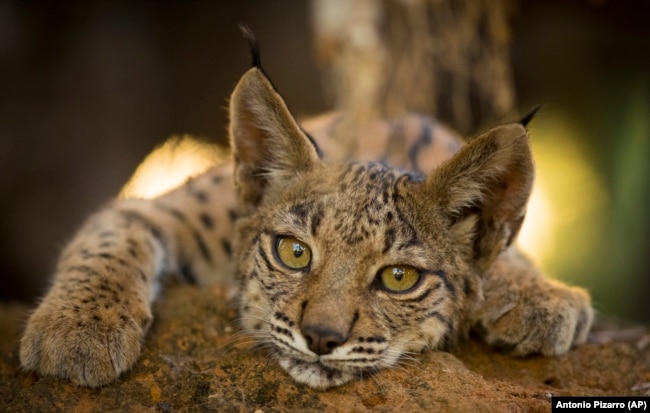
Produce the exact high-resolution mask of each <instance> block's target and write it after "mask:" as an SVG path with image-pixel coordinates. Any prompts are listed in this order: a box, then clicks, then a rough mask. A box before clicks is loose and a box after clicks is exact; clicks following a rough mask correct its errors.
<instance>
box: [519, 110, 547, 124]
mask: <svg viewBox="0 0 650 413" xmlns="http://www.w3.org/2000/svg"><path fill="white" fill-rule="evenodd" d="M541 108H542V105H536V106H533V107H532V108H531V109H530V110H529V111H528V113H526V114H525V115H524V117H523V118H521V120H520V121H519V123H520V124H521V125H523V126H524V127H526V126H528V124H529V123H530V121H531V120H533V118H534V117H535V115H536V114H537V112H538V111H539V110H540V109H541Z"/></svg>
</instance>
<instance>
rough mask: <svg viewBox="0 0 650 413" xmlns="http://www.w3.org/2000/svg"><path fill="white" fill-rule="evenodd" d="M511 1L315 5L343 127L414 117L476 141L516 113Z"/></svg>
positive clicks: (316, 1) (333, 1)
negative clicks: (479, 132)
mask: <svg viewBox="0 0 650 413" xmlns="http://www.w3.org/2000/svg"><path fill="white" fill-rule="evenodd" d="M508 4H509V3H508V1H507V0H383V1H382V0H355V1H347V0H313V2H312V11H313V15H312V18H313V27H314V33H315V36H314V37H315V43H316V51H317V56H318V58H319V62H320V64H321V67H322V70H323V75H324V86H325V89H326V91H327V94H328V95H329V96H328V97H329V99H331V101H332V103H333V104H334V106H335V108H337V109H341V110H344V111H345V113H346V114H347V118H346V120H347V122H346V123H345V126H344V128H345V129H346V130H347V131H348V133H349V132H353V131H354V125H356V124H358V123H359V122H366V121H367V120H368V119H373V118H378V117H381V118H388V119H390V118H393V117H398V116H401V115H403V114H404V113H406V112H418V113H424V114H429V115H432V116H434V117H436V118H437V119H439V120H442V121H444V122H446V123H448V124H449V125H450V126H452V127H453V128H454V129H456V130H457V131H459V132H461V133H463V134H467V133H470V132H474V131H475V130H476V129H477V127H479V126H482V125H483V124H486V123H494V122H495V121H497V120H501V119H502V118H504V117H505V116H507V115H510V114H511V112H512V111H513V108H514V104H515V93H514V88H513V81H512V72H511V68H510V58H509V54H508V53H509V44H510V28H509V25H508V21H507V16H508V13H509V7H508Z"/></svg>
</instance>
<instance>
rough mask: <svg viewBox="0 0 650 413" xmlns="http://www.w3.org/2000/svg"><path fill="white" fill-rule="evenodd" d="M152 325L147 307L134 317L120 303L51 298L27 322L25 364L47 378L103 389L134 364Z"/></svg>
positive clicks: (22, 344)
mask: <svg viewBox="0 0 650 413" xmlns="http://www.w3.org/2000/svg"><path fill="white" fill-rule="evenodd" d="M150 321H151V313H150V311H149V309H148V308H147V307H143V308H142V310H141V311H138V312H136V314H134V312H133V311H131V312H129V311H127V310H126V309H125V308H124V307H121V306H119V305H117V304H114V305H107V304H101V305H98V304H97V303H96V302H95V303H93V302H92V300H91V301H90V302H85V303H84V302H80V303H73V302H65V301H57V300H49V301H48V299H47V298H46V299H45V300H44V301H43V302H42V303H41V305H40V306H39V307H38V308H37V310H36V311H35V312H34V313H33V314H32V316H31V317H30V319H29V321H28V324H27V327H26V329H25V332H24V334H23V337H22V339H21V341H20V361H21V363H22V365H23V367H24V368H26V369H28V370H33V371H36V372H38V373H40V374H43V375H51V376H56V377H63V378H66V379H70V380H71V381H72V382H74V383H76V384H79V385H82V386H90V387H99V386H102V385H104V384H107V383H110V382H112V381H114V380H115V379H117V377H118V376H119V375H120V374H121V373H122V372H124V371H125V370H128V369H129V368H131V366H133V364H134V363H135V361H136V360H137V358H138V356H139V355H140V351H141V347H142V342H143V337H144V333H145V331H146V329H147V327H148V325H149V323H150Z"/></svg>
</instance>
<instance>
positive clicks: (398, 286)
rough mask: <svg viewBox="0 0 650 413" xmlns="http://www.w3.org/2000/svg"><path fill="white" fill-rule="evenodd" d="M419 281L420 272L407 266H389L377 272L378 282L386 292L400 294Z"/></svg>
mask: <svg viewBox="0 0 650 413" xmlns="http://www.w3.org/2000/svg"><path fill="white" fill-rule="evenodd" d="M419 280H420V272H419V271H418V270H416V269H415V268H413V267H411V266H409V265H391V266H388V267H384V268H382V269H381V270H380V271H379V281H380V282H381V285H382V286H383V287H384V288H385V289H386V290H388V291H390V292H394V293H402V292H404V291H407V290H408V289H410V288H413V286H415V285H416V284H417V283H418V281H419Z"/></svg>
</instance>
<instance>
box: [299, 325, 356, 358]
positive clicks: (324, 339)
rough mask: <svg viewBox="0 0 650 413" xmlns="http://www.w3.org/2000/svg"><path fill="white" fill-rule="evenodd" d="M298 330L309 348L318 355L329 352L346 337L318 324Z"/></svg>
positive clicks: (343, 341)
mask: <svg viewBox="0 0 650 413" xmlns="http://www.w3.org/2000/svg"><path fill="white" fill-rule="evenodd" d="M300 331H301V332H302V335H303V337H305V340H307V345H308V346H309V349H310V350H311V351H313V352H314V353H316V354H318V355H319V356H322V355H324V354H330V353H331V352H332V351H334V349H335V348H337V347H338V346H340V345H341V344H343V343H345V340H346V339H347V338H346V337H345V336H344V335H343V334H341V333H340V332H338V331H335V330H332V329H331V328H329V327H325V326H320V325H315V326H313V325H310V326H305V327H303V328H301V329H300Z"/></svg>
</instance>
